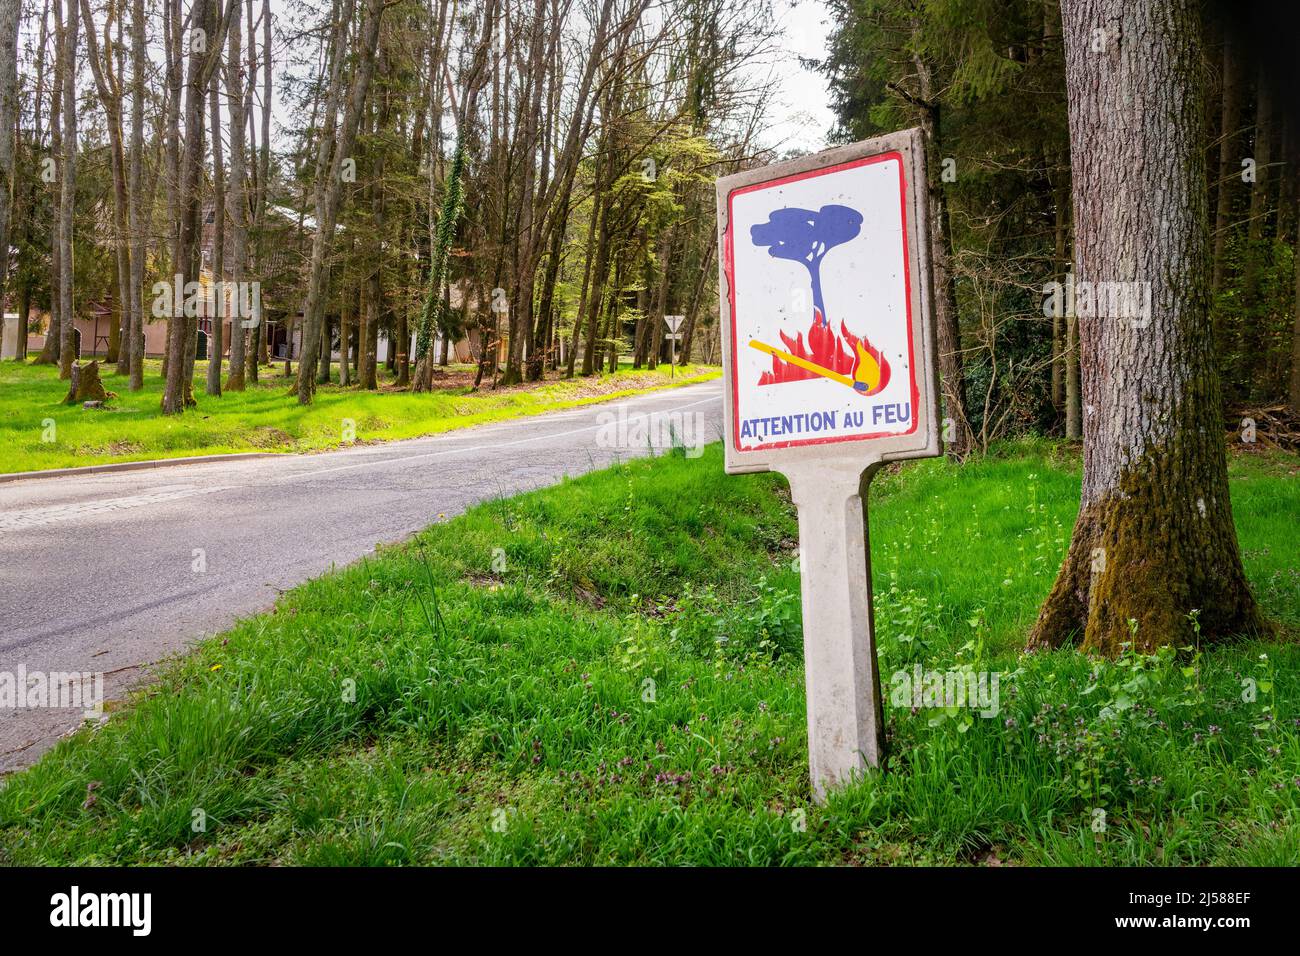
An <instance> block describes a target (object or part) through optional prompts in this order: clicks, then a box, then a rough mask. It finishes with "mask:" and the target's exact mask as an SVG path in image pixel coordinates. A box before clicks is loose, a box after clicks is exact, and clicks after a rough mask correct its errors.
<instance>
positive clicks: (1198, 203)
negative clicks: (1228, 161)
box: [1030, 0, 1261, 654]
mask: <svg viewBox="0 0 1300 956" xmlns="http://www.w3.org/2000/svg"><path fill="white" fill-rule="evenodd" d="M1062 8H1063V9H1062V14H1063V20H1064V26H1065V31H1064V32H1065V47H1066V49H1065V57H1066V88H1067V94H1068V100H1069V118H1070V140H1071V161H1072V164H1073V170H1074V222H1075V236H1076V239H1075V264H1076V269H1075V272H1076V275H1077V277H1078V279H1077V281H1078V282H1093V283H1096V282H1103V281H1110V282H1131V283H1137V284H1139V285H1140V286H1141V287H1143V288H1147V289H1149V290H1150V309H1149V312H1148V313H1147V314H1143V315H1142V316H1141V317H1140V318H1137V319H1134V318H1129V317H1117V316H1114V315H1113V314H1102V315H1100V316H1091V315H1086V314H1085V315H1082V316H1081V317H1080V328H1081V343H1082V351H1083V363H1082V364H1083V401H1084V410H1085V415H1084V423H1083V427H1084V462H1083V495H1082V500H1081V504H1080V510H1079V517H1078V520H1077V522H1076V524H1075V527H1074V535H1073V540H1072V541H1071V543H1070V549H1069V552H1068V554H1067V555H1066V558H1065V564H1064V566H1063V567H1062V569H1061V572H1060V576H1059V577H1058V578H1057V581H1056V584H1055V586H1054V587H1053V589H1052V592H1051V594H1050V595H1049V596H1048V598H1047V601H1046V602H1045V603H1044V605H1043V608H1042V611H1041V613H1040V616H1039V619H1038V622H1037V624H1036V625H1035V627H1034V631H1033V633H1032V635H1031V636H1030V643H1031V644H1032V645H1046V646H1057V645H1060V644H1062V643H1064V642H1066V641H1068V640H1070V639H1071V638H1072V637H1074V636H1078V635H1082V638H1083V640H1082V646H1083V648H1084V649H1085V650H1088V651H1098V652H1103V653H1109V654H1114V653H1116V652H1117V651H1118V650H1119V649H1120V647H1121V645H1122V644H1123V643H1125V642H1134V643H1135V644H1136V645H1137V646H1138V647H1140V648H1143V649H1150V648H1153V647H1155V646H1158V645H1175V646H1183V645H1186V644H1189V643H1191V642H1192V640H1193V631H1192V623H1191V615H1192V614H1193V612H1194V611H1198V612H1199V628H1200V637H1201V638H1202V639H1210V640H1213V639H1217V638H1222V637H1226V636H1228V635H1231V634H1237V633H1242V632H1248V631H1254V630H1257V629H1259V628H1260V627H1261V618H1260V616H1259V614H1258V611H1257V610H1256V607H1255V603H1254V599H1253V598H1252V596H1251V593H1250V589H1249V587H1248V586H1247V583H1246V578H1245V574H1244V572H1243V571H1242V567H1241V558H1240V554H1239V552H1238V548H1237V535H1236V529H1235V527H1234V525H1233V521H1232V505H1231V502H1230V500H1229V497H1228V478H1227V461H1226V451H1225V447H1224V430H1223V412H1222V405H1221V402H1220V392H1219V380H1218V373H1217V370H1216V367H1215V354H1214V342H1213V335H1212V333H1211V328H1210V314H1209V281H1208V280H1209V268H1208V267H1209V241H1208V231H1209V228H1208V227H1209V222H1208V213H1209V211H1208V208H1207V197H1206V191H1205V152H1204V148H1203V146H1204V136H1203V129H1202V125H1203V123H1202V115H1201V110H1200V98H1199V95H1198V94H1199V88H1200V78H1199V75H1198V68H1199V64H1200V57H1199V49H1198V47H1199V42H1200V29H1201V24H1200V13H1199V4H1198V3H1197V0H1148V2H1146V3H1141V4H1130V3H1127V2H1126V0H1066V2H1064V3H1063V4H1062ZM1099 24H1104V25H1106V27H1105V28H1106V29H1107V30H1108V31H1110V32H1109V33H1108V35H1107V36H1106V38H1105V48H1104V50H1102V51H1101V52H1094V40H1095V37H1096V34H1095V33H1094V30H1095V28H1097V26H1098V25H1099ZM1102 311H1103V312H1104V311H1105V310H1102ZM1148 316H1149V317H1148Z"/></svg>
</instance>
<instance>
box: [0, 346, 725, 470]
mask: <svg viewBox="0 0 1300 956" xmlns="http://www.w3.org/2000/svg"><path fill="white" fill-rule="evenodd" d="M146 364H147V368H146V375H145V387H144V389H142V390H141V391H139V392H130V391H128V390H127V387H126V385H127V383H126V381H125V380H124V378H123V377H119V376H118V375H117V374H116V373H115V372H113V371H112V366H109V367H107V368H105V369H104V371H103V373H102V375H103V379H104V385H105V388H107V389H108V390H109V391H113V392H117V393H118V395H117V397H116V398H115V399H113V400H112V401H111V402H110V405H109V407H108V408H106V409H103V410H93V411H87V410H85V409H83V408H81V406H79V405H75V406H68V405H64V404H62V402H63V399H64V397H65V396H66V395H67V391H68V385H67V382H61V381H59V378H58V370H57V369H56V368H54V367H51V366H34V365H30V364H23V363H19V362H3V363H0V444H2V445H3V446H4V448H5V450H6V453H5V455H4V457H3V458H2V459H0V473H12V472H21V471H36V470H39V469H43V468H66V467H76V466H78V465H99V464H104V463H106V462H118V461H140V460H144V459H152V458H180V457H184V456H187V455H218V454H226V453H232V452H247V451H265V452H302V451H315V450H319V449H324V448H334V447H337V446H339V445H342V444H345V443H346V442H345V438H347V436H348V434H349V433H348V432H347V426H348V423H351V433H354V434H355V440H356V441H359V442H367V441H388V440H392V439H397V438H415V437H418V436H420V435H431V434H436V433H438V432H443V431H447V430H449V429H452V428H464V427H466V426H468V425H477V424H480V423H482V422H489V421H497V420H500V419H504V418H517V417H520V416H524V415H535V414H537V413H538V412H544V411H552V410H554V409H560V408H570V407H573V406H576V405H582V404H586V403H588V402H597V401H604V400H606V399H610V398H618V397H622V396H626V395H633V394H636V393H638V392H644V391H650V390H652V389H657V388H665V387H668V386H671V385H686V384H690V383H692V382H702V381H707V380H708V379H710V378H716V377H717V376H718V375H720V374H721V372H720V370H719V369H717V368H716V367H713V366H707V365H692V366H687V367H685V368H681V369H677V370H676V371H675V373H674V372H673V371H672V370H670V369H669V368H659V369H655V370H654V371H649V370H646V369H640V370H635V371H634V370H632V369H631V368H623V369H621V370H620V371H618V372H617V373H608V372H606V373H602V374H601V375H598V376H591V377H589V378H578V379H574V380H569V381H564V380H559V381H554V380H552V381H546V382H543V383H536V384H531V385H527V386H519V387H516V388H506V389H499V390H493V389H488V388H483V389H481V390H479V391H473V390H471V389H470V387H469V384H468V383H469V382H470V381H472V378H473V376H472V373H467V372H465V371H464V370H453V371H452V373H451V374H450V375H449V376H447V378H446V379H445V380H444V381H445V382H446V383H447V387H442V388H436V389H435V390H434V391H433V392H432V393H430V394H423V395H414V394H411V393H410V392H407V391H399V390H395V389H392V388H387V387H386V388H385V389H384V390H381V391H378V392H366V391H361V390H358V389H355V388H340V387H339V386H338V385H333V384H331V385H322V386H320V388H319V390H318V391H317V394H316V400H315V401H314V402H313V403H312V404H311V405H309V406H307V407H302V406H299V405H298V404H297V402H296V401H295V400H294V399H293V398H292V397H290V396H289V395H288V394H287V392H288V389H289V388H290V386H291V384H292V381H291V380H290V379H289V378H286V377H284V376H283V375H280V374H276V373H277V372H279V371H281V370H282V366H276V367H275V369H267V370H265V371H264V372H263V373H262V380H261V381H260V382H259V383H258V384H257V385H252V386H250V387H249V388H248V390H247V391H244V392H227V393H226V394H225V395H223V396H221V397H220V398H213V397H209V396H207V395H204V394H202V384H203V380H204V375H205V373H206V367H207V363H206V362H199V363H197V366H198V368H197V370H196V372H195V380H196V382H197V384H198V391H199V394H197V395H196V396H195V397H196V399H197V401H198V407H197V408H194V409H191V410H190V411H189V412H187V413H186V414H185V415H183V416H179V417H168V416H165V415H163V414H162V412H161V410H160V403H161V400H162V388H163V383H162V379H161V378H160V369H159V363H158V362H153V361H151V362H148V363H146ZM336 374H337V369H336Z"/></svg>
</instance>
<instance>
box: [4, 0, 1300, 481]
mask: <svg viewBox="0 0 1300 956" xmlns="http://www.w3.org/2000/svg"><path fill="white" fill-rule="evenodd" d="M827 9H828V10H829V12H830V15H831V22H830V24H829V28H830V39H829V42H828V44H827V48H826V51H825V56H824V58H822V59H821V60H820V61H818V62H816V63H813V64H810V65H811V66H813V67H815V68H816V69H818V70H819V71H821V73H822V74H823V75H824V76H825V78H826V80H827V82H828V84H829V87H830V91H831V96H832V106H833V108H834V111H835V115H836V118H837V125H836V128H835V129H834V130H832V131H830V137H829V138H830V140H831V141H832V142H850V141H854V140H857V139H861V138H865V137H868V136H870V135H873V134H876V133H879V132H882V131H887V130H892V129H898V128H903V127H907V126H920V127H921V128H922V129H923V130H924V131H925V133H926V135H927V142H928V143H929V157H928V158H929V176H930V182H929V183H928V184H927V186H928V189H929V193H930V197H931V204H932V208H933V210H934V213H935V214H934V216H933V217H932V218H933V223H934V229H933V233H934V234H933V236H932V237H931V238H932V241H933V243H934V248H935V249H936V250H937V255H936V261H937V269H936V277H935V289H936V297H935V301H936V312H937V315H938V327H939V335H940V346H941V347H940V351H941V363H942V372H943V380H944V386H943V388H944V400H945V405H946V408H947V418H948V420H949V423H950V424H949V428H948V433H947V434H946V435H945V439H946V440H947V442H948V447H949V449H950V451H951V452H952V453H953V454H955V455H957V456H964V455H966V454H968V453H969V452H970V451H971V450H972V449H987V448H988V446H989V444H990V442H992V441H995V440H996V439H998V438H999V437H1005V436H1008V435H1013V434H1020V433H1025V432H1039V433H1045V434H1055V435H1063V436H1066V437H1071V438H1077V437H1079V436H1081V434H1082V424H1081V423H1082V413H1081V404H1080V403H1081V397H1080V396H1081V391H1080V373H1079V361H1080V347H1079V331H1078V323H1077V322H1076V321H1075V320H1076V318H1078V315H1079V313H1084V314H1086V312H1087V303H1086V302H1085V301H1084V300H1082V299H1080V300H1078V302H1077V303H1076V296H1075V295H1074V294H1073V291H1074V290H1073V285H1072V262H1073V255H1074V233H1075V216H1074V214H1073V208H1072V207H1073V199H1072V188H1073V186H1072V181H1071V150H1070V136H1069V122H1068V116H1067V102H1066V64H1065V44H1064V42H1063V36H1062V20H1061V11H1060V9H1059V6H1058V4H1057V3H1056V2H1055V0H932V2H914V0H830V2H829V4H828V7H827ZM789 12H790V14H791V15H792V16H795V17H797V16H800V15H803V14H801V11H800V8H799V7H798V6H797V5H796V6H795V7H794V8H793V10H791V11H789ZM788 19H789V18H788V17H786V18H782V17H779V16H777V15H775V14H774V11H773V10H772V9H771V8H770V7H769V6H768V5H766V4H759V5H748V4H744V5H742V4H739V3H737V2H736V0H678V2H673V3H670V4H661V3H652V2H651V0H589V2H584V0H535V2H524V0H478V2H473V3H464V2H460V0H400V2H382V3H381V2H378V0H375V2H371V0H363V2H361V3H357V2H356V0H332V2H330V3H328V4H322V3H313V2H308V0H286V2H285V3H284V4H281V3H279V2H276V3H272V2H271V0H245V2H244V3H243V4H240V3H239V2H237V0H224V2H223V0H195V2H193V3H191V4H183V3H182V2H180V0H162V2H152V0H133V2H131V3H129V4H128V3H126V2H123V0H108V2H105V3H99V2H97V0H77V2H71V0H69V2H65V0H42V2H39V3H37V2H33V0H29V2H27V3H25V4H20V3H18V2H17V0H5V2H3V3H0V34H3V35H4V36H5V37H7V38H11V39H12V41H13V42H12V43H11V45H10V46H9V47H8V48H6V51H5V53H4V54H3V55H4V56H5V57H8V62H7V63H5V62H0V74H3V75H2V76H0V84H3V89H0V128H3V129H5V130H7V131H12V135H11V136H6V137H4V139H3V141H2V142H0V176H2V177H3V182H4V184H5V189H4V195H3V197H2V198H0V203H3V205H0V236H2V237H3V239H4V241H3V243H0V245H3V246H5V247H6V248H7V249H8V250H9V255H8V257H7V258H4V259H3V261H0V290H2V291H3V294H2V296H0V297H2V298H3V300H4V302H5V303H6V310H7V311H10V312H11V313H13V314H16V317H17V321H16V322H15V323H13V324H12V325H11V326H6V327H4V328H3V329H0V334H10V335H11V336H13V337H14V338H16V339H17V341H16V342H15V343H13V344H11V346H10V351H9V354H12V355H13V357H15V358H17V359H21V360H27V361H31V362H36V363H50V364H56V365H58V366H59V368H60V374H61V375H62V377H64V378H68V377H69V376H70V375H71V369H72V366H73V364H74V362H75V361H76V359H77V356H76V355H75V354H74V352H75V348H76V344H75V343H76V341H77V339H76V336H77V333H76V330H75V328H74V324H73V323H71V322H65V321H64V320H63V319H64V316H67V315H86V314H88V313H91V312H93V313H95V314H96V324H95V328H96V330H97V331H98V329H99V322H98V316H99V315H100V314H102V315H103V317H104V324H103V333H102V336H97V337H96V342H95V343H94V345H92V346H90V347H88V346H87V345H86V344H82V345H81V346H80V348H81V351H82V353H83V354H87V355H101V356H102V357H103V358H104V360H105V362H106V364H107V366H109V367H113V368H115V372H116V374H117V375H118V376H120V377H121V379H122V381H123V382H124V383H125V387H126V388H128V389H139V388H140V387H141V384H142V380H143V375H144V374H145V369H146V365H145V361H144V360H145V357H146V354H149V353H148V351H147V346H146V332H147V331H149V330H151V329H154V327H157V328H156V329H155V330H154V332H155V334H154V335H152V336H150V341H153V340H154V339H156V340H157V342H158V346H157V349H156V352H157V357H159V358H161V359H162V364H161V368H160V369H159V374H161V375H162V376H163V378H164V379H165V381H166V389H165V392H164V396H163V402H162V404H163V411H164V412H166V413H168V414H180V413H182V412H183V411H184V409H185V408H186V407H187V406H190V405H192V404H193V403H194V393H195V391H196V389H201V390H203V391H205V392H206V393H207V394H209V395H219V394H221V392H222V390H223V389H224V390H240V389H242V388H244V387H245V383H246V382H247V381H250V380H251V381H256V380H257V378H258V375H259V370H260V369H265V368H266V367H267V366H268V365H269V364H270V363H271V362H272V361H273V360H274V359H275V358H280V357H282V358H283V359H284V360H285V371H286V373H287V374H292V375H293V376H294V377H295V382H296V385H295V389H294V391H295V394H296V398H297V401H298V402H300V403H308V402H310V401H311V400H312V397H313V394H314V391H315V388H316V386H317V385H318V384H324V383H327V382H331V381H337V382H338V383H339V384H340V385H341V386H351V387H356V388H360V389H371V390H373V389H377V388H379V387H380V386H381V384H383V385H384V386H385V387H389V385H390V384H391V386H395V387H401V388H409V389H412V390H415V391H420V390H426V389H428V388H429V387H430V386H431V384H432V380H433V379H432V376H433V373H434V369H435V368H436V367H437V366H438V365H439V364H446V363H447V362H448V361H449V360H451V359H454V358H456V357H457V356H456V353H457V350H456V348H455V347H454V344H453V343H456V342H458V341H464V342H465V343H466V346H467V347H466V348H465V349H464V350H463V353H464V354H462V355H461V357H462V358H468V360H470V361H472V362H474V363H476V364H477V366H478V368H477V373H476V376H475V386H476V387H478V386H481V385H486V386H487V387H492V386H498V385H512V384H515V383H518V382H521V381H536V380H538V379H541V378H543V377H544V376H545V375H548V374H552V375H563V376H573V375H589V374H591V373H592V372H593V371H596V370H599V369H601V368H602V367H605V366H608V367H610V368H611V369H616V368H617V363H618V361H619V356H620V355H622V356H626V357H628V358H630V359H631V361H632V362H633V364H634V365H635V366H636V367H642V366H648V367H654V366H655V365H656V364H658V363H660V362H662V361H670V360H671V359H672V351H671V350H670V349H669V348H667V347H666V343H664V342H662V341H661V332H662V328H663V321H662V320H663V316H665V315H674V316H682V317H683V318H682V320H681V330H680V331H681V334H680V338H679V340H678V343H677V345H678V348H677V349H676V356H677V360H678V361H680V362H682V363H687V362H690V361H692V360H698V361H705V362H709V361H714V362H716V361H718V360H719V349H718V345H717V335H716V317H717V308H716V304H715V303H716V298H717V263H716V258H715V256H716V243H715V239H714V237H715V231H716V214H715V210H714V199H713V188H712V183H713V180H714V179H715V178H716V177H718V176H720V175H724V174H726V173H729V172H734V171H736V170H738V169H744V168H749V167H752V166H756V165H763V164H764V163H767V162H770V161H773V160H774V159H778V158H788V157H789V156H793V155H798V154H799V153H800V152H802V151H806V150H803V149H802V148H801V147H800V144H799V143H798V142H794V143H791V142H788V141H787V142H781V143H775V144H774V143H773V142H772V137H770V136H768V135H766V134H767V125H768V124H769V123H770V122H771V119H772V115H773V103H774V101H777V100H779V98H780V95H781V91H780V76H779V75H778V73H777V72H776V71H774V70H772V69H771V67H770V65H771V63H772V62H773V60H772V57H773V56H774V53H775V51H776V50H777V49H778V47H779V44H780V40H781V29H782V25H783V24H786V23H788ZM1203 21H1204V28H1203V31H1202V32H1203V33H1204V37H1203V38H1202V39H1203V42H1201V43H1200V44H1199V47H1198V49H1199V53H1198V56H1199V58H1200V61H1201V62H1200V63H1199V66H1198V78H1199V80H1200V82H1201V85H1202V86H1203V94H1204V95H1203V97H1202V101H1203V102H1202V111H1203V112H1202V119H1203V127H1204V143H1203V148H1204V150H1205V170H1206V173H1205V189H1206V194H1207V203H1208V208H1209V210H1210V219H1211V221H1210V223H1209V229H1210V236H1211V240H1210V242H1211V254H1210V258H1211V262H1210V265H1209V267H1208V268H1209V270H1210V284H1209V290H1208V295H1209V297H1210V300H1209V301H1210V308H1211V311H1212V314H1213V327H1214V333H1215V348H1214V352H1215V357H1216V361H1217V364H1218V367H1219V370H1220V374H1221V376H1222V379H1223V383H1224V388H1223V400H1224V405H1225V407H1224V413H1225V422H1232V421H1233V420H1237V419H1242V418H1249V419H1250V420H1252V421H1258V420H1265V421H1278V422H1282V423H1283V424H1282V426H1281V427H1283V428H1291V429H1294V422H1293V420H1291V419H1289V418H1288V417H1287V416H1288V414H1294V410H1295V409H1296V408H1297V407H1298V406H1300V361H1297V358H1298V357H1300V335H1297V330H1300V303H1298V301H1297V296H1296V288H1297V282H1298V281H1300V271H1297V265H1298V263H1297V260H1296V257H1295V255H1294V249H1295V245H1296V229H1297V222H1300V215H1297V202H1300V196H1298V195H1297V191H1296V189H1295V183H1296V175H1295V163H1294V161H1293V153H1294V152H1295V150H1296V146H1297V141H1298V138H1297V131H1296V129H1295V126H1296V124H1295V120H1294V113H1293V112H1292V111H1291V110H1290V109H1289V107H1290V105H1291V104H1290V103H1289V101H1288V94H1287V92H1286V90H1285V89H1281V90H1280V91H1279V84H1278V83H1277V82H1276V81H1275V80H1274V78H1271V77H1270V76H1269V75H1268V69H1267V67H1268V61H1267V59H1266V58H1261V57H1252V56H1250V54H1249V50H1248V49H1247V47H1248V43H1247V42H1246V41H1245V39H1244V38H1246V37H1250V36H1258V35H1259V32H1260V30H1259V24H1255V23H1249V22H1246V20H1245V18H1244V17H1242V16H1238V17H1235V18H1234V17H1233V16H1232V15H1223V14H1221V13H1220V11H1218V10H1217V8H1214V7H1211V8H1208V9H1207V11H1206V16H1205V17H1204V18H1203ZM1090 42H1094V43H1100V44H1103V45H1104V43H1105V37H1104V36H1097V37H1092V38H1091V40H1090ZM277 104H278V106H277ZM824 132H826V131H822V130H816V131H812V130H810V131H809V140H810V141H813V140H814V137H815V136H818V135H821V134H822V133H824ZM1054 289H1056V290H1063V291H1064V292H1066V293H1067V294H1065V295H1061V294H1059V293H1057V294H1054V293H1053V290H1054ZM1148 294H1149V292H1148ZM1067 303H1068V304H1069V305H1070V306H1071V307H1064V306H1066V305H1067ZM1075 304H1078V305H1079V308H1074V307H1072V306H1073V305H1075ZM1139 306H1140V300H1139ZM1147 308H1148V309H1149V308H1150V302H1149V299H1148V300H1147ZM217 313H220V314H221V315H222V316H236V317H238V318H239V319H240V321H239V322H238V323H232V322H229V321H224V322H223V321H217V322H214V321H213V320H212V316H213V315H214V314H217ZM164 328H165V335H164V334H163V329H164ZM33 333H44V337H43V345H42V347H41V349H40V350H39V353H37V354H31V355H28V354H27V350H28V342H29V336H31V335H32V334H33ZM200 335H201V336H202V337H201V338H200ZM381 336H383V338H384V340H385V342H386V343H393V345H392V347H385V348H384V350H383V351H384V353H385V354H384V357H383V359H382V361H377V353H378V351H379V350H378V343H379V340H380V337H381ZM223 337H224V338H225V339H226V341H223ZM272 340H274V342H273V341H272ZM277 346H278V351H277ZM196 355H197V356H199V357H210V358H212V359H213V360H212V361H210V362H208V363H207V368H206V375H205V377H206V380H205V381H203V382H201V383H200V382H196V381H195V365H194V362H195V357H196ZM332 362H333V363H335V365H334V366H333V367H332ZM381 370H382V371H383V372H384V376H383V378H382V381H381V376H380V371H381ZM1288 408H1289V409H1290V412H1289V413H1288ZM1247 413H1249V414H1247Z"/></svg>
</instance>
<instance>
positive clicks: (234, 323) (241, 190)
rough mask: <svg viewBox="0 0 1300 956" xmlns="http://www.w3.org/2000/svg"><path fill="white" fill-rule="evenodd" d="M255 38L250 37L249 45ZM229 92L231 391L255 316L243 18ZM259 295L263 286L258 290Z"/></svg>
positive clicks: (237, 384)
mask: <svg viewBox="0 0 1300 956" xmlns="http://www.w3.org/2000/svg"><path fill="white" fill-rule="evenodd" d="M253 42H254V41H253V37H252V36H251V35H250V36H249V43H250V45H251V44H252V43H253ZM226 94H227V96H228V97H229V102H230V107H229V109H230V189H229V191H228V192H227V193H226V209H227V215H228V216H229V218H230V259H231V262H230V281H231V282H232V283H234V287H235V289H236V294H237V295H238V296H239V299H238V302H239V304H240V307H239V308H236V309H232V310H231V317H230V373H229V375H228V376H227V378H226V388H227V389H228V390H230V391H232V392H242V391H243V390H244V362H245V354H244V342H245V339H246V336H247V332H246V328H245V325H244V323H245V322H247V321H250V320H251V319H252V318H253V316H249V315H245V314H244V309H243V306H244V305H245V304H249V305H251V304H252V303H251V299H252V296H247V297H246V296H244V295H243V292H242V287H243V283H244V282H245V278H244V276H245V267H246V266H247V263H248V225H249V212H248V192H247V185H246V184H247V175H248V173H247V166H246V159H245V152H244V123H245V121H246V119H247V117H246V116H245V113H244V95H245V91H244V64H243V59H242V53H241V51H240V18H239V15H238V14H236V15H235V16H234V17H232V18H231V20H230V30H229V33H228V34H227V37H226ZM257 294H258V295H260V286H259V291H258V293H257Z"/></svg>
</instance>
